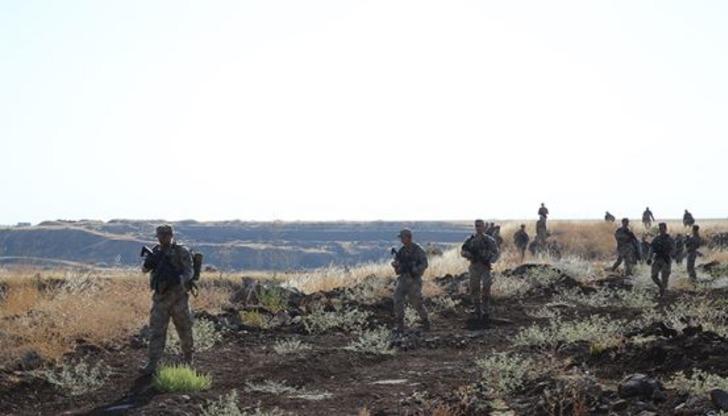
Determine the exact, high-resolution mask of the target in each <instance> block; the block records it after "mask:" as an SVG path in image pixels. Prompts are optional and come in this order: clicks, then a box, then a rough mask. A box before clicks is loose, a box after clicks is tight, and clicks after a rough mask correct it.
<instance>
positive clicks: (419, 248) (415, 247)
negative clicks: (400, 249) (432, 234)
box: [412, 243, 425, 253]
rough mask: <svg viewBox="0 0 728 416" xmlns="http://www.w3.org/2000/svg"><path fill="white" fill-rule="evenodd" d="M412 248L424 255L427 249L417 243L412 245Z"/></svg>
mask: <svg viewBox="0 0 728 416" xmlns="http://www.w3.org/2000/svg"><path fill="white" fill-rule="evenodd" d="M412 248H413V250H414V251H416V252H420V253H424V252H425V249H424V248H422V246H421V245H419V244H417V243H412Z"/></svg>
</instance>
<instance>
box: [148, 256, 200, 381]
mask: <svg viewBox="0 0 728 416" xmlns="http://www.w3.org/2000/svg"><path fill="white" fill-rule="evenodd" d="M156 250H159V252H160V259H161V260H160V262H161V261H166V262H168V264H170V265H171V266H172V267H171V270H174V271H175V273H177V272H178V273H179V274H178V277H179V279H178V280H179V281H177V282H174V281H173V282H165V279H164V278H163V277H162V276H161V275H160V270H161V269H162V268H161V267H160V266H159V264H161V263H158V265H157V267H155V268H152V270H151V276H150V284H151V287H152V290H154V295H153V296H152V310H151V312H150V315H149V329H150V332H151V334H150V338H149V362H148V364H147V367H146V368H145V371H146V372H150V373H151V372H153V371H154V369H156V366H157V365H158V364H159V361H160V360H161V358H162V354H163V352H164V347H165V344H166V341H167V327H168V326H169V320H170V318H171V319H172V322H173V323H174V326H175V328H176V329H177V334H178V335H179V339H180V347H181V349H182V354H183V359H184V361H185V362H186V363H191V362H192V354H193V347H194V345H193V339H192V313H191V311H190V306H189V295H188V293H187V289H186V285H187V283H188V282H189V281H190V280H191V279H192V275H193V269H192V256H191V255H190V252H189V250H187V248H185V247H183V246H181V245H178V244H176V243H172V245H171V246H170V247H168V248H166V249H162V248H161V247H159V246H157V247H155V251H156ZM146 268H147V267H146V265H145V269H146Z"/></svg>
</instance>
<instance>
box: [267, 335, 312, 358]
mask: <svg viewBox="0 0 728 416" xmlns="http://www.w3.org/2000/svg"><path fill="white" fill-rule="evenodd" d="M310 349H311V346H310V345H308V344H304V343H302V342H301V341H299V340H297V339H290V340H280V341H276V343H275V344H274V345H273V351H275V352H276V354H280V355H284V354H296V353H300V352H304V351H308V350H310Z"/></svg>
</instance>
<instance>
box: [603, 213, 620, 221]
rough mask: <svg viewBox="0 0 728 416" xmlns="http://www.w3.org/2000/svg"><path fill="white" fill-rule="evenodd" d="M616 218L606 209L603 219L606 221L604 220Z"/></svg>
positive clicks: (614, 219)
mask: <svg viewBox="0 0 728 416" xmlns="http://www.w3.org/2000/svg"><path fill="white" fill-rule="evenodd" d="M616 220H617V219H616V218H614V215H612V214H610V213H609V211H607V213H606V214H604V221H606V222H614V221H616Z"/></svg>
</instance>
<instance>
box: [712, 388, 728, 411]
mask: <svg viewBox="0 0 728 416" xmlns="http://www.w3.org/2000/svg"><path fill="white" fill-rule="evenodd" d="M710 401H711V402H713V404H714V405H715V407H717V408H718V409H720V410H728V392H726V391H725V390H721V389H713V390H711V391H710Z"/></svg>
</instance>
